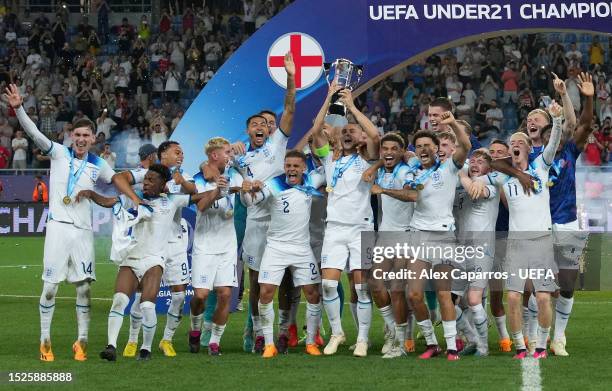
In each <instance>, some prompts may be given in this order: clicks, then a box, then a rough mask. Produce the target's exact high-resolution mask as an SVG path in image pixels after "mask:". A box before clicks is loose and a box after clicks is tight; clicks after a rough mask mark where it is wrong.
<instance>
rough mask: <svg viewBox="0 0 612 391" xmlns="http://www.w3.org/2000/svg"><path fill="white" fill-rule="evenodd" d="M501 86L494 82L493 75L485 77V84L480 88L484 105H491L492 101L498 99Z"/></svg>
mask: <svg viewBox="0 0 612 391" xmlns="http://www.w3.org/2000/svg"><path fill="white" fill-rule="evenodd" d="M498 91H499V85H498V84H497V83H496V82H495V81H493V77H491V75H487V76H486V77H485V80H484V83H483V84H482V85H481V87H480V92H481V94H482V95H483V96H484V103H487V104H490V103H491V101H493V100H495V99H497V92H498Z"/></svg>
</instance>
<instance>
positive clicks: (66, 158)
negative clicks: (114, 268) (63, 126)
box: [3, 84, 115, 361]
mask: <svg viewBox="0 0 612 391" xmlns="http://www.w3.org/2000/svg"><path fill="white" fill-rule="evenodd" d="M3 98H4V99H5V100H6V101H7V102H8V104H9V105H10V106H11V107H12V108H13V109H14V110H15V112H16V114H17V119H18V120H19V123H20V125H21V127H22V128H23V130H24V131H25V133H26V134H27V135H28V136H29V137H30V138H31V139H32V140H33V141H34V143H35V144H36V146H37V147H38V148H40V150H41V151H43V152H44V154H45V155H47V156H49V157H50V159H51V171H50V179H49V181H50V186H49V221H48V222H47V232H46V234H45V248H44V255H43V274H42V279H43V291H42V294H41V296H40V302H39V313H40V360H41V361H54V360H55V356H54V354H53V351H52V349H51V321H52V320H53V313H54V311H55V297H56V295H57V290H58V288H59V284H60V283H61V282H62V281H67V282H69V283H72V284H74V285H75V288H76V318H77V325H78V336H77V340H76V341H75V342H74V344H73V345H72V351H73V353H74V359H75V360H77V361H85V360H87V340H88V334H89V321H90V314H89V311H90V300H91V286H90V285H91V282H92V281H95V280H96V263H95V254H94V240H93V231H92V223H91V216H92V204H91V202H90V201H89V200H84V201H83V202H76V201H75V196H76V195H77V194H78V192H79V191H81V190H91V189H93V188H94V185H95V184H96V183H97V182H100V181H101V182H105V183H111V181H114V179H115V172H114V171H113V169H112V168H111V167H110V166H109V165H108V164H107V163H106V161H104V160H103V159H101V158H99V157H98V156H96V155H94V154H90V153H89V150H90V148H91V146H92V145H93V143H94V142H95V136H94V135H95V125H94V124H93V122H91V121H89V120H77V121H76V122H75V123H74V124H73V129H74V130H73V131H72V133H71V138H72V146H71V147H70V148H67V147H65V146H63V145H61V144H58V143H55V142H52V141H51V140H49V139H48V138H47V137H46V136H45V135H44V134H43V133H41V132H40V130H38V128H37V127H36V124H34V122H32V120H31V119H30V118H29V117H28V115H27V113H26V112H25V110H24V109H23V106H22V103H23V98H22V97H21V95H20V94H19V89H18V88H17V86H16V85H15V84H10V85H9V87H8V88H6V90H5V93H4V94H3Z"/></svg>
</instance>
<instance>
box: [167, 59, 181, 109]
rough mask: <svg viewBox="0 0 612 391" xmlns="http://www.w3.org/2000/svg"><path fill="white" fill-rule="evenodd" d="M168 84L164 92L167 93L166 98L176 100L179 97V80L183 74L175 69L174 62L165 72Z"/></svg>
mask: <svg viewBox="0 0 612 391" xmlns="http://www.w3.org/2000/svg"><path fill="white" fill-rule="evenodd" d="M164 78H165V80H166V85H165V89H164V92H165V93H166V100H168V101H170V102H176V101H177V100H178V98H179V82H180V80H181V74H180V73H179V72H178V71H177V70H176V69H175V67H174V64H173V63H170V68H169V69H168V71H166V74H165V77H164Z"/></svg>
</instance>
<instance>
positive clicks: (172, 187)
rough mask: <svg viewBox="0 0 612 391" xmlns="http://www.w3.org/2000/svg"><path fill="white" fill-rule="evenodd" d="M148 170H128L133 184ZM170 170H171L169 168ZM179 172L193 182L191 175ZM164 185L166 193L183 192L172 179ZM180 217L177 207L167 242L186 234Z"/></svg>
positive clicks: (142, 177) (138, 182) (181, 237)
mask: <svg viewBox="0 0 612 391" xmlns="http://www.w3.org/2000/svg"><path fill="white" fill-rule="evenodd" d="M147 171H148V170H145V169H135V170H130V173H131V174H132V177H133V178H134V186H135V185H138V184H141V183H142V182H143V181H144V177H145V175H146V173H147ZM171 171H172V170H171ZM181 174H182V175H183V178H185V180H186V181H189V182H193V177H192V176H191V175H189V174H188V173H186V172H183V171H182V170H181ZM166 187H167V188H168V194H183V190H182V189H181V185H177V184H176V183H175V182H174V179H170V180H169V181H168V182H167V183H166ZM181 218H182V210H181V209H177V211H176V213H175V214H174V219H173V221H174V223H173V224H172V230H171V231H170V232H171V233H170V236H169V237H168V243H176V242H180V241H182V240H183V236H184V235H187V232H183V227H182V226H181ZM186 249H187V248H185V250H186Z"/></svg>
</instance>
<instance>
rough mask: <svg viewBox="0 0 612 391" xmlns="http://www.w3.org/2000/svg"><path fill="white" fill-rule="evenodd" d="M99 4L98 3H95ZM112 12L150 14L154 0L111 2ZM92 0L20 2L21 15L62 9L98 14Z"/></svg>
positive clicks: (71, 11)
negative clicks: (26, 12)
mask: <svg viewBox="0 0 612 391" xmlns="http://www.w3.org/2000/svg"><path fill="white" fill-rule="evenodd" d="M93 3H95V4H97V2H93ZM107 3H108V5H109V6H110V9H111V12H135V13H149V12H151V10H152V8H153V7H152V0H110V1H107ZM95 4H92V1H91V0H80V1H76V0H72V1H56V0H48V1H37V2H36V4H32V2H30V1H19V6H18V7H19V13H20V14H21V15H23V13H24V12H25V11H28V12H29V13H30V14H38V13H41V12H43V13H54V12H57V11H58V10H59V9H60V8H62V9H65V10H66V11H68V12H69V13H80V14H89V13H94V12H96V10H95V9H93V7H92V5H95Z"/></svg>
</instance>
